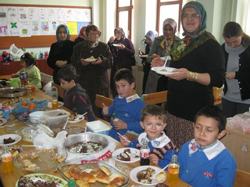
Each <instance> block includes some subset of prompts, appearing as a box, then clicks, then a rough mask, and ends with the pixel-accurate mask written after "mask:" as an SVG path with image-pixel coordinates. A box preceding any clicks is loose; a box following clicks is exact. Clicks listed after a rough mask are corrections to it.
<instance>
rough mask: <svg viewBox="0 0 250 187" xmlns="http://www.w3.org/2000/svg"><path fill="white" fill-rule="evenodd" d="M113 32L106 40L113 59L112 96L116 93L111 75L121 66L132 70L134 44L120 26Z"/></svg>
mask: <svg viewBox="0 0 250 187" xmlns="http://www.w3.org/2000/svg"><path fill="white" fill-rule="evenodd" d="M114 34H115V36H111V37H110V39H109V42H108V45H109V47H110V50H111V52H112V55H113V59H114V61H113V66H112V69H111V78H110V87H111V89H112V93H113V98H115V96H117V95H118V94H117V91H116V86H115V82H114V80H113V77H114V75H115V73H116V72H117V71H118V70H119V69H121V68H127V69H130V70H132V67H131V62H132V59H134V58H133V57H134V54H135V49H134V44H133V43H132V42H131V41H130V40H129V39H128V38H126V37H125V33H124V31H123V29H122V28H121V27H117V28H116V29H115V30H114Z"/></svg>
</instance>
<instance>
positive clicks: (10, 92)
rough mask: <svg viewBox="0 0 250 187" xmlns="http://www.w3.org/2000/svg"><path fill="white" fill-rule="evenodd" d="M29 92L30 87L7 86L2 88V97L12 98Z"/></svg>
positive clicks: (0, 94)
mask: <svg viewBox="0 0 250 187" xmlns="http://www.w3.org/2000/svg"><path fill="white" fill-rule="evenodd" d="M27 94H28V89H27V88H23V87H19V88H15V87H7V88H0V97H2V98H12V97H21V96H25V95H27Z"/></svg>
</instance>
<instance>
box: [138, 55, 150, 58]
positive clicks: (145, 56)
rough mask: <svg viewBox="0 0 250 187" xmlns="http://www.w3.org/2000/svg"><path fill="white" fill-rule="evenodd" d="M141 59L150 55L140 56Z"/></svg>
mask: <svg viewBox="0 0 250 187" xmlns="http://www.w3.org/2000/svg"><path fill="white" fill-rule="evenodd" d="M139 57H140V58H147V57H148V55H139Z"/></svg>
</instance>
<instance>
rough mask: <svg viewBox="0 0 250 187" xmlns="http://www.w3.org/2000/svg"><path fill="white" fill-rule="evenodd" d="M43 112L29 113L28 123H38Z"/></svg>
mask: <svg viewBox="0 0 250 187" xmlns="http://www.w3.org/2000/svg"><path fill="white" fill-rule="evenodd" d="M43 115H44V111H36V112H31V113H30V114H29V118H30V121H31V122H32V123H40V120H41V118H43Z"/></svg>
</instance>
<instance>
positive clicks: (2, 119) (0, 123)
mask: <svg viewBox="0 0 250 187" xmlns="http://www.w3.org/2000/svg"><path fill="white" fill-rule="evenodd" d="M6 122H7V119H5V118H0V126H2V125H4V124H5V123H6Z"/></svg>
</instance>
